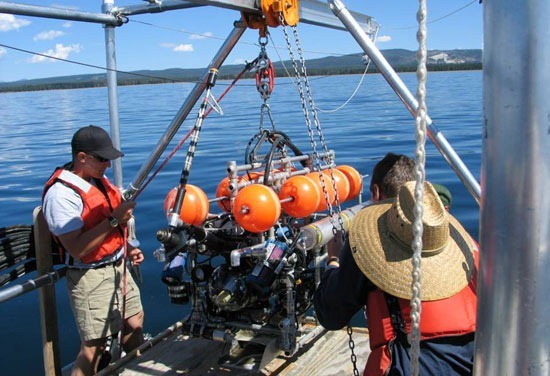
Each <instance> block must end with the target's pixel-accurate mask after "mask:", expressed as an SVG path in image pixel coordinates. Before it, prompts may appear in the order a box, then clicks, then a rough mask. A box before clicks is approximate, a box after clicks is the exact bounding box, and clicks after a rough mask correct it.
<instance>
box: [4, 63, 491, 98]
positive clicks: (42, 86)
mask: <svg viewBox="0 0 550 376" xmlns="http://www.w3.org/2000/svg"><path fill="white" fill-rule="evenodd" d="M482 69H483V67H482V65H481V63H467V64H433V65H428V71H429V72H448V71H471V70H482ZM364 71H365V69H364V68H341V69H308V75H309V76H333V75H349V74H362V73H364ZM395 71H396V72H398V73H404V72H405V73H406V72H415V71H416V67H399V68H397V69H395ZM373 73H380V72H379V71H378V69H376V68H373V67H369V69H368V71H367V74H373ZM275 76H276V77H283V76H286V72H285V71H284V70H282V69H281V70H276V71H275ZM201 77H202V76H197V77H187V78H185V79H181V80H178V79H175V78H161V77H159V78H157V79H155V78H135V79H119V80H118V85H119V86H132V85H155V84H166V83H185V82H186V83H195V82H197V81H198V80H199V79H200V78H201ZM235 77H236V75H234V74H223V72H222V73H221V74H220V75H219V77H218V79H223V80H230V79H234V78H235ZM242 78H243V79H246V78H253V75H251V74H246V75H244V76H243V77H242ZM4 85H5V84H4ZM106 86H107V81H106V80H103V81H100V80H90V81H78V82H59V83H49V84H46V83H34V84H32V83H28V82H26V83H24V84H23V83H19V84H16V83H11V85H10V86H8V87H1V86H0V93H13V92H25V91H45V90H69V89H84V88H94V87H106Z"/></svg>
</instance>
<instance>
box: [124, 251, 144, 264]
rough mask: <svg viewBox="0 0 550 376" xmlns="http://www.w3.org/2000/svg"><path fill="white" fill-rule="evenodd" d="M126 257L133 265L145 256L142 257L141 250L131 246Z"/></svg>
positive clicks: (141, 260)
mask: <svg viewBox="0 0 550 376" xmlns="http://www.w3.org/2000/svg"><path fill="white" fill-rule="evenodd" d="M128 259H129V260H130V261H131V262H132V265H133V266H137V265H139V264H141V263H142V262H143V260H144V259H145V257H143V252H141V249H139V248H133V249H131V250H128Z"/></svg>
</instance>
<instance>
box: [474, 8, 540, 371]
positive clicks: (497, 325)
mask: <svg viewBox="0 0 550 376" xmlns="http://www.w3.org/2000/svg"><path fill="white" fill-rule="evenodd" d="M483 7H484V43H483V46H484V47H483V71H484V76H483V87H484V95H483V101H484V109H485V113H484V116H485V122H484V124H485V128H484V132H483V158H482V161H483V164H482V172H481V175H482V176H483V180H482V192H483V200H482V206H481V230H480V239H481V249H482V252H481V261H480V274H479V279H478V281H479V284H480V286H479V288H478V296H479V298H478V301H479V302H480V304H478V320H477V332H476V343H475V347H476V352H475V367H474V372H475V374H476V375H483V376H491V375H532V376H537V375H541V376H542V375H545V376H546V375H550V316H549V312H550V273H549V271H550V195H549V194H548V192H550V99H549V98H550V85H549V83H550V71H549V69H548V67H549V66H550V42H549V41H550V27H549V26H548V20H549V19H550V2H549V1H548V0H525V1H515V0H500V1H484V2H483ZM510 25H514V33H513V36H511V35H510Z"/></svg>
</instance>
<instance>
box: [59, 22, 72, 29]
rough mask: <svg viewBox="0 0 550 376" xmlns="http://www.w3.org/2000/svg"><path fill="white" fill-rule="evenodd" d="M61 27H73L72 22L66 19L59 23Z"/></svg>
mask: <svg viewBox="0 0 550 376" xmlns="http://www.w3.org/2000/svg"><path fill="white" fill-rule="evenodd" d="M61 27H64V28H65V29H68V28H70V27H73V23H72V22H71V21H67V22H65V23H63V25H61Z"/></svg>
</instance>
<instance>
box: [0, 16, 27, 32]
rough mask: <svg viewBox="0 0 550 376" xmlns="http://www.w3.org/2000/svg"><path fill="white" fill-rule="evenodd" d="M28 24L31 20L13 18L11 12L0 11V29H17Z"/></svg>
mask: <svg viewBox="0 0 550 376" xmlns="http://www.w3.org/2000/svg"><path fill="white" fill-rule="evenodd" d="M30 24H31V21H27V20H24V19H21V18H15V16H14V15H13V14H6V13H0V31H10V30H19V28H21V27H24V26H27V25H30Z"/></svg>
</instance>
